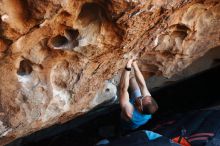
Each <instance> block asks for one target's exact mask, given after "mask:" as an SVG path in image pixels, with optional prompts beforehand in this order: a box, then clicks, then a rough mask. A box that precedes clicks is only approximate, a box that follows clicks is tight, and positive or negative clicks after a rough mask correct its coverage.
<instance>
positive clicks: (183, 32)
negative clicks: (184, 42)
mask: <svg viewBox="0 0 220 146" xmlns="http://www.w3.org/2000/svg"><path fill="white" fill-rule="evenodd" d="M171 29H173V32H172V36H174V37H180V38H182V39H184V38H185V37H186V36H187V35H188V31H190V29H189V28H188V27H187V26H186V25H184V24H175V25H172V26H171Z"/></svg>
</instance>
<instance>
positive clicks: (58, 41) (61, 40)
mask: <svg viewBox="0 0 220 146" xmlns="http://www.w3.org/2000/svg"><path fill="white" fill-rule="evenodd" d="M67 43H68V40H67V38H66V37H64V36H61V35H57V36H55V37H54V38H52V39H51V44H52V45H53V46H54V47H61V46H63V45H65V44H67Z"/></svg>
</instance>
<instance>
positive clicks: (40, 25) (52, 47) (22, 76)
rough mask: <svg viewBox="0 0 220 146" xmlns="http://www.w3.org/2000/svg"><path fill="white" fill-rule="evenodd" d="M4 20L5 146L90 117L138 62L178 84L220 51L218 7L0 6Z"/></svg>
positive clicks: (169, 0)
mask: <svg viewBox="0 0 220 146" xmlns="http://www.w3.org/2000/svg"><path fill="white" fill-rule="evenodd" d="M0 15H1V20H0V74H1V76H0V103H1V104H0V143H1V145H4V144H6V143H8V142H10V141H12V140H14V139H16V138H18V137H21V136H24V135H27V134H30V133H32V132H34V131H37V130H39V129H42V128H45V127H48V126H50V125H53V124H55V123H62V122H66V121H68V120H70V119H72V118H74V117H75V116H77V115H79V114H82V113H84V112H86V111H88V110H90V109H91V108H92V107H94V106H95V105H96V104H98V103H100V101H103V100H102V99H99V100H100V101H99V102H97V101H96V100H93V98H94V97H96V96H95V95H97V92H98V89H100V88H102V87H103V85H104V84H106V83H105V82H104V81H105V80H106V79H110V78H111V77H112V76H113V74H114V73H118V72H119V73H120V69H121V68H123V65H124V64H125V62H126V59H127V58H129V57H130V56H131V55H133V54H138V55H139V58H140V59H139V64H140V67H141V70H142V71H143V73H144V75H145V76H146V78H147V77H149V76H152V75H162V76H165V77H171V76H172V75H174V74H177V73H178V72H180V71H181V70H183V69H184V68H186V67H187V66H189V65H190V64H191V63H192V62H194V61H195V60H197V59H198V58H200V57H202V56H204V55H205V54H206V53H207V52H208V51H209V50H210V49H212V48H218V46H220V2H219V1H218V0H176V1H173V0H148V1H145V0H81V1H74V0H62V1H60V0H37V1H34V0H0ZM107 86H109V88H110V89H111V90H113V91H114V93H115V92H116V91H115V90H116V88H115V87H114V86H113V85H111V84H107ZM109 88H108V89H109ZM98 95H99V93H98ZM103 96H108V95H107V93H106V94H101V93H100V95H99V97H103ZM95 99H96V98H95Z"/></svg>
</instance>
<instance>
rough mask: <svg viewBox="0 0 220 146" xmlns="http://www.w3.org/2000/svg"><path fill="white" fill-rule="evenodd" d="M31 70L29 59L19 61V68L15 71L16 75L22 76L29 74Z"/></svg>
mask: <svg viewBox="0 0 220 146" xmlns="http://www.w3.org/2000/svg"><path fill="white" fill-rule="evenodd" d="M32 71H33V69H32V65H31V61H30V60H27V59H25V60H22V61H21V62H20V66H19V69H18V71H17V74H18V75H21V76H24V75H29V74H31V72H32Z"/></svg>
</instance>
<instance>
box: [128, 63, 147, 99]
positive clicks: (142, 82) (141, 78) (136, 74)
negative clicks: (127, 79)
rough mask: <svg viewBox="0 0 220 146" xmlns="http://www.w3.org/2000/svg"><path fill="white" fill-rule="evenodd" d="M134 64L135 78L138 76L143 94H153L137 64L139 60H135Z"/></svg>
mask: <svg viewBox="0 0 220 146" xmlns="http://www.w3.org/2000/svg"><path fill="white" fill-rule="evenodd" d="M132 65H133V68H134V74H135V78H136V80H137V83H138V85H139V87H140V90H141V94H142V96H151V94H150V92H149V90H148V89H147V85H146V83H145V80H144V77H143V75H142V73H141V71H140V69H139V67H138V65H137V61H133V63H132Z"/></svg>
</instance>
